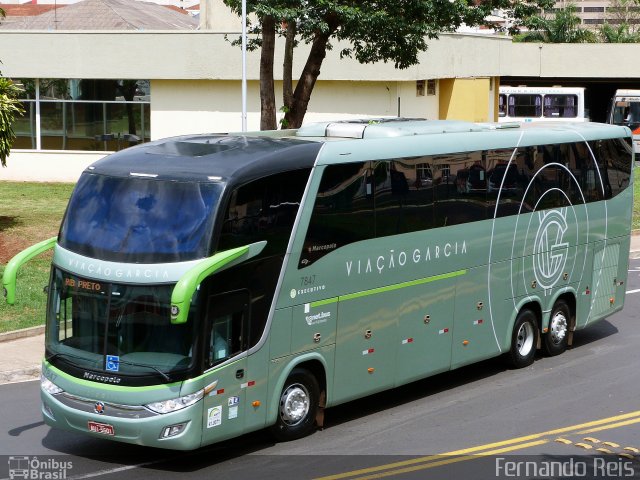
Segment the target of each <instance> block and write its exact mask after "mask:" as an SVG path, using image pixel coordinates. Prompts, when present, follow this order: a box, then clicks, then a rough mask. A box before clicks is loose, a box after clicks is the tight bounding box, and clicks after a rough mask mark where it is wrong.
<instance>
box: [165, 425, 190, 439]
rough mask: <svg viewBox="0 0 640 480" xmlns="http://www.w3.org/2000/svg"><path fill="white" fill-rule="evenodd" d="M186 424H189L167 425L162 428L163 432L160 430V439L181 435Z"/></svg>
mask: <svg viewBox="0 0 640 480" xmlns="http://www.w3.org/2000/svg"><path fill="white" fill-rule="evenodd" d="M188 423H189V422H184V423H176V424H175V425H169V426H168V427H164V430H162V435H160V438H169V437H175V436H176V435H179V434H181V433H182V432H183V430H184V428H185V427H186V426H187V424H188Z"/></svg>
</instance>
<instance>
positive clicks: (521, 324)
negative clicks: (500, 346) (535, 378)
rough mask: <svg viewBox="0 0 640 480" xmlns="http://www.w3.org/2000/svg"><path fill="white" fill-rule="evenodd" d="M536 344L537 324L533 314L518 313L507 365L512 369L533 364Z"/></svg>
mask: <svg viewBox="0 0 640 480" xmlns="http://www.w3.org/2000/svg"><path fill="white" fill-rule="evenodd" d="M537 344H538V322H537V318H536V315H535V313H533V312H532V311H531V310H528V309H525V310H522V311H520V313H518V316H517V317H516V323H515V325H514V326H513V333H512V334H511V349H510V350H509V354H508V360H509V364H510V365H511V366H512V367H514V368H523V367H528V366H529V365H531V364H532V363H533V360H534V357H535V355H536V345H537Z"/></svg>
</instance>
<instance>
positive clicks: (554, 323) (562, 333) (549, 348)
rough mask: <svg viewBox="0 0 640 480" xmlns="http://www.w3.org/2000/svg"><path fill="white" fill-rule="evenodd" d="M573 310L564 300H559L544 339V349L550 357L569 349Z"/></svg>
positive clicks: (553, 310) (552, 312)
mask: <svg viewBox="0 0 640 480" xmlns="http://www.w3.org/2000/svg"><path fill="white" fill-rule="evenodd" d="M570 320H571V309H570V308H569V305H568V304H567V302H565V301H564V300H558V301H557V302H556V303H555V305H554V306H553V309H552V310H551V316H550V317H549V330H548V331H547V333H545V334H544V336H543V337H542V348H543V349H544V352H545V353H546V354H547V355H549V356H550V357H552V356H554V355H560V354H561V353H562V352H564V351H565V350H566V349H567V343H568V338H569V336H568V333H569V322H570Z"/></svg>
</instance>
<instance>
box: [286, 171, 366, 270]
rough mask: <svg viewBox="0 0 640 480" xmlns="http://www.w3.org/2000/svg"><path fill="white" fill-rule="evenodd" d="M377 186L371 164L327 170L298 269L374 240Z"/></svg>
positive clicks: (323, 176) (319, 190)
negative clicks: (350, 246)
mask: <svg viewBox="0 0 640 480" xmlns="http://www.w3.org/2000/svg"><path fill="white" fill-rule="evenodd" d="M374 182H375V177H374V172H373V168H372V166H371V163H370V162H363V163H348V164H342V165H329V166H328V167H326V169H325V171H324V172H323V175H322V180H321V181H320V187H319V189H318V194H317V196H316V201H315V205H314V206H313V213H312V214H311V220H310V222H309V228H308V230H307V235H306V237H305V240H304V246H303V251H302V255H301V256H300V263H299V265H298V266H299V268H303V267H306V266H308V265H311V264H312V263H313V262H315V261H317V260H318V259H320V258H322V257H323V256H325V255H326V254H327V253H329V252H331V251H333V250H335V249H336V248H340V247H342V246H344V245H348V244H350V243H353V242H358V241H360V240H368V239H370V238H374V237H375V216H374V210H373V205H374V204H373V189H374Z"/></svg>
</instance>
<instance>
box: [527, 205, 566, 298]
mask: <svg viewBox="0 0 640 480" xmlns="http://www.w3.org/2000/svg"><path fill="white" fill-rule="evenodd" d="M538 218H539V221H540V226H539V227H538V231H537V232H536V238H535V243H534V246H533V272H534V275H535V277H536V281H537V282H538V285H540V287H542V288H544V289H549V288H552V287H553V286H554V285H555V284H556V283H557V282H558V280H560V277H561V276H562V273H563V272H564V267H565V264H566V263H567V257H568V250H569V244H568V243H567V242H565V241H564V235H565V233H566V232H567V228H568V226H567V209H566V208H565V209H562V210H548V211H541V212H538Z"/></svg>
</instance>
